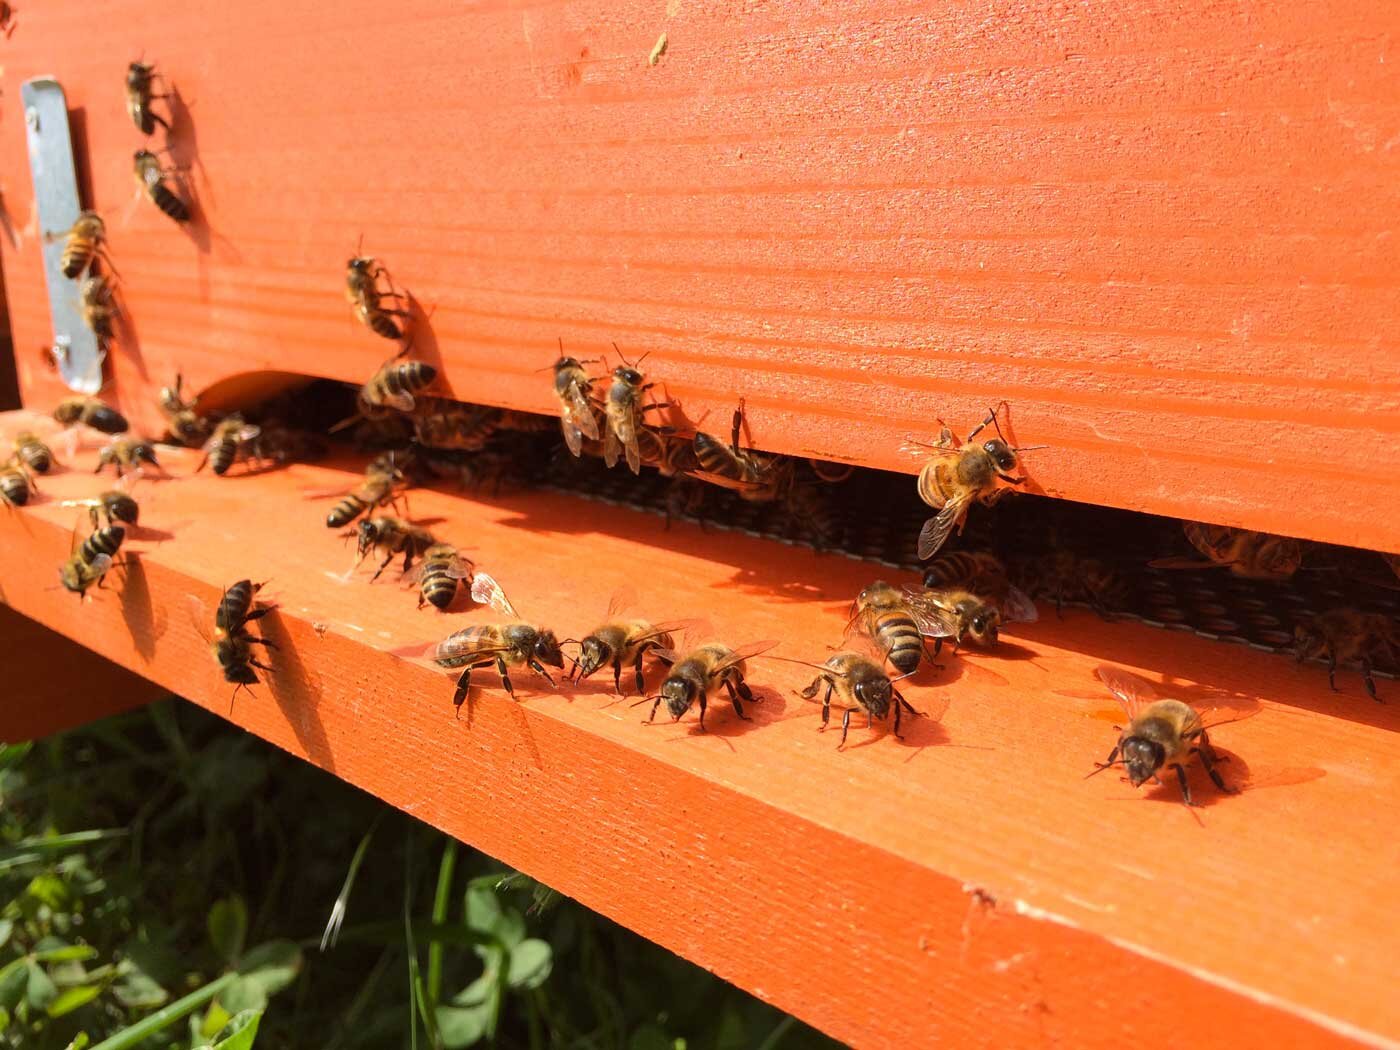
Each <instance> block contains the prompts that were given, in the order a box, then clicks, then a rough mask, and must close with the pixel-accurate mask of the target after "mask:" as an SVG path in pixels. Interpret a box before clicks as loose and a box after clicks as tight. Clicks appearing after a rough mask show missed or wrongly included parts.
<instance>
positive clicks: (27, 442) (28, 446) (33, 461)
mask: <svg viewBox="0 0 1400 1050" xmlns="http://www.w3.org/2000/svg"><path fill="white" fill-rule="evenodd" d="M14 447H15V459H17V460H18V461H19V462H20V463H23V464H24V465H25V467H27V468H28V469H30V470H32V471H33V472H34V473H35V474H47V473H48V472H49V471H50V470H52V469H53V452H52V451H51V450H50V449H49V446H48V445H46V444H44V442H43V441H41V440H40V439H39V436H38V435H37V434H35V433H34V432H33V431H30V430H22V431H20V432H19V433H18V434H16V435H15V441H14Z"/></svg>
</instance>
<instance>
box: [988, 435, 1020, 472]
mask: <svg viewBox="0 0 1400 1050" xmlns="http://www.w3.org/2000/svg"><path fill="white" fill-rule="evenodd" d="M982 448H983V449H985V450H986V453H987V455H989V456H991V457H992V462H993V463H995V464H996V465H997V469H998V470H1001V471H1007V472H1009V471H1012V470H1015V469H1016V450H1015V449H1013V448H1012V447H1011V446H1010V445H1008V444H1007V443H1006V442H1005V441H1003V440H1002V439H1001V438H992V440H990V441H988V442H986V443H985V444H983V446H982Z"/></svg>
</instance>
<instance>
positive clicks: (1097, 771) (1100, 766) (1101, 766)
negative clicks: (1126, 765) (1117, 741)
mask: <svg viewBox="0 0 1400 1050" xmlns="http://www.w3.org/2000/svg"><path fill="white" fill-rule="evenodd" d="M1122 764H1123V763H1122V762H1121V761H1119V762H1101V763H1099V764H1098V765H1097V766H1095V767H1094V771H1093V772H1092V773H1085V774H1084V779H1085V780H1088V779H1089V778H1090V777H1096V776H1098V775H1099V774H1100V773H1102V772H1103V771H1104V770H1105V769H1112V768H1113V767H1114V766H1120V765H1122Z"/></svg>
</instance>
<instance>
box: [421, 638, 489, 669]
mask: <svg viewBox="0 0 1400 1050" xmlns="http://www.w3.org/2000/svg"><path fill="white" fill-rule="evenodd" d="M507 651H508V647H507V646H504V645H482V644H481V643H480V642H479V641H478V640H476V638H475V637H468V636H467V634H466V632H465V631H458V632H457V633H455V634H450V635H448V636H447V637H446V638H444V639H443V640H442V641H440V642H434V643H433V644H432V645H430V646H428V648H426V649H424V650H423V658H424V659H425V660H432V661H434V662H436V661H438V660H451V659H452V658H453V657H456V656H464V655H467V654H479V655H481V656H490V655H491V654H492V653H504V652H507Z"/></svg>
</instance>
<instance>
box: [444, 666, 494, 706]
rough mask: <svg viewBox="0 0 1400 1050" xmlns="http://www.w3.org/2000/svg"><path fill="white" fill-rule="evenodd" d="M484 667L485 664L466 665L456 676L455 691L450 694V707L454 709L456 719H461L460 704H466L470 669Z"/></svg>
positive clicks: (469, 685)
mask: <svg viewBox="0 0 1400 1050" xmlns="http://www.w3.org/2000/svg"><path fill="white" fill-rule="evenodd" d="M485 666H486V664H467V666H466V667H464V668H462V673H461V674H460V675H458V676H457V691H456V692H455V693H453V694H452V706H453V708H455V709H456V711H457V717H458V718H461V717H462V704H463V703H465V702H466V699H467V690H469V689H470V688H471V686H472V668H474V667H485Z"/></svg>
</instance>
